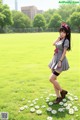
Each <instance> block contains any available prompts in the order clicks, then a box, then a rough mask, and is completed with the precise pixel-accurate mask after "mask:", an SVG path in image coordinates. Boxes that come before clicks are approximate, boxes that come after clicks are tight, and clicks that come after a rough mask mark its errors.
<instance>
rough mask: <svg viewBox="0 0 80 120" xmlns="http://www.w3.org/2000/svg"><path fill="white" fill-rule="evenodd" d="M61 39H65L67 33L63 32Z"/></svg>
mask: <svg viewBox="0 0 80 120" xmlns="http://www.w3.org/2000/svg"><path fill="white" fill-rule="evenodd" d="M60 37H61V38H62V39H63V38H65V37H66V32H65V31H61V32H60Z"/></svg>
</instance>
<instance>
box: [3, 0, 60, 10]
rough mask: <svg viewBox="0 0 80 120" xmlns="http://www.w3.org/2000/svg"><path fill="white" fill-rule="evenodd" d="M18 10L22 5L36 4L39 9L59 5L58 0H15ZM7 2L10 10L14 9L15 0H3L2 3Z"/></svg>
mask: <svg viewBox="0 0 80 120" xmlns="http://www.w3.org/2000/svg"><path fill="white" fill-rule="evenodd" d="M17 1H18V10H21V7H22V6H32V5H34V6H36V7H37V8H38V9H39V10H44V11H46V10H48V9H53V8H56V9H57V8H58V7H59V5H60V4H59V0H17ZM5 3H6V4H8V5H9V7H10V9H11V10H14V9H15V5H14V4H15V0H3V4H5Z"/></svg>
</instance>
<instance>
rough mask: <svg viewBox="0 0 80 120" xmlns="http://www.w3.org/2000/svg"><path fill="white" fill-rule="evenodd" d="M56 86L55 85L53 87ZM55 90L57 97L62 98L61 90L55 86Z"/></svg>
mask: <svg viewBox="0 0 80 120" xmlns="http://www.w3.org/2000/svg"><path fill="white" fill-rule="evenodd" d="M53 86H54V85H53ZM54 90H55V93H56V96H57V97H60V93H59V90H58V89H57V88H56V87H55V86H54Z"/></svg>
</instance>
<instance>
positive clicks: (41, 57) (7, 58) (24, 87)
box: [0, 33, 80, 120]
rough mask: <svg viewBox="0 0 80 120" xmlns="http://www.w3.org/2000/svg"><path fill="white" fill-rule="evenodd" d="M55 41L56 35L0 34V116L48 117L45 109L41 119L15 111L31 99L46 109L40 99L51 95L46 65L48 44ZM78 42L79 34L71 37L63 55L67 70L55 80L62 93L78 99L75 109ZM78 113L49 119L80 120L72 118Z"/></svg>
mask: <svg viewBox="0 0 80 120" xmlns="http://www.w3.org/2000/svg"><path fill="white" fill-rule="evenodd" d="M57 37H58V33H28V34H0V112H3V111H5V112H9V120H46V118H47V116H48V115H51V114H50V113H47V111H46V109H43V114H42V115H41V116H38V115H36V113H33V114H32V113H30V110H29V109H28V110H24V111H22V112H19V109H20V107H22V106H24V105H27V104H28V105H29V103H27V101H28V100H33V99H35V98H39V101H38V105H42V104H45V105H46V107H48V105H47V103H46V102H45V100H44V99H40V97H41V96H43V97H44V98H45V97H48V95H49V94H50V93H54V89H53V86H52V84H51V83H50V82H49V76H50V74H51V71H50V69H49V68H48V64H49V62H50V60H51V59H52V56H53V52H54V47H53V46H52V43H53V41H54V40H55V39H56V38H57ZM79 39H80V34H74V33H73V34H72V50H71V51H70V52H67V58H68V61H69V64H70V69H69V70H68V71H65V72H63V73H62V74H61V75H60V76H59V77H58V81H59V83H60V85H61V86H62V87H63V88H64V89H66V90H68V91H69V92H70V93H72V94H74V95H77V96H78V98H79V100H78V101H76V102H75V104H76V105H77V104H80V48H79V47H80V40H79ZM23 98H25V100H24V101H23V100H22V99H23ZM54 98H55V97H54ZM54 98H51V100H53V99H54ZM58 107H59V106H58V105H56V106H53V108H55V109H56V108H58ZM78 108H80V107H79V106H78ZM79 113H80V110H79V111H78V112H76V113H75V114H74V115H69V114H68V113H66V112H65V113H64V114H63V113H58V114H57V115H52V116H53V118H54V120H57V119H58V120H62V119H63V120H80V116H78V117H76V115H77V114H78V115H79ZM72 118H73V119H72Z"/></svg>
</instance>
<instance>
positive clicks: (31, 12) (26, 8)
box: [21, 6, 43, 20]
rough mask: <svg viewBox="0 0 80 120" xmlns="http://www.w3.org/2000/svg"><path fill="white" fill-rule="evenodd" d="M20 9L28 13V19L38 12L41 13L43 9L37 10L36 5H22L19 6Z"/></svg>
mask: <svg viewBox="0 0 80 120" xmlns="http://www.w3.org/2000/svg"><path fill="white" fill-rule="evenodd" d="M21 11H22V12H23V13H24V14H26V15H28V16H29V17H30V19H32V20H33V19H34V16H35V15H36V14H38V13H40V14H41V13H43V10H38V9H37V7H35V6H24V7H21Z"/></svg>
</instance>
